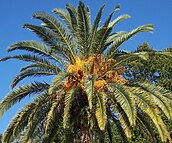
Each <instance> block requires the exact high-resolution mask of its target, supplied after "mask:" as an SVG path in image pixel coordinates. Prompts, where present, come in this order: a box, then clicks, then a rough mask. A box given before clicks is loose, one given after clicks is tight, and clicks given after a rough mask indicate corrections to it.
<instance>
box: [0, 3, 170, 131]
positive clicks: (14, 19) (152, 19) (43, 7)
mask: <svg viewBox="0 0 172 143" xmlns="http://www.w3.org/2000/svg"><path fill="white" fill-rule="evenodd" d="M83 1H84V2H85V4H87V5H89V7H90V10H91V18H92V20H93V19H94V17H95V15H96V13H97V11H98V9H99V8H100V6H101V5H102V4H103V3H104V2H106V7H105V9H104V15H103V17H102V22H103V20H104V19H105V17H107V15H108V14H109V13H110V12H111V11H112V10H113V8H114V7H115V6H116V5H117V4H120V6H121V10H120V11H118V12H116V14H115V16H119V15H120V14H129V15H130V16H131V18H130V19H127V20H125V21H122V22H121V23H119V24H118V25H117V26H116V29H115V31H120V30H123V31H125V30H126V31H128V30H132V29H133V28H136V27H137V26H140V25H144V24H150V23H151V24H154V26H155V30H154V32H153V34H150V33H142V34H140V35H137V36H136V37H134V38H132V39H131V40H129V41H128V42H126V43H125V44H124V45H123V46H122V48H123V49H126V50H134V49H135V48H136V47H137V46H138V45H139V44H142V43H143V42H145V41H146V42H148V43H149V44H150V46H151V47H153V48H155V49H157V50H161V49H164V48H167V47H168V46H170V45H172V1H171V0H165V1H160V0H158V1H157V0H131V1H127V0H106V1H105V0H83ZM65 3H71V4H73V5H75V6H77V3H78V0H72V1H70V0H0V19H1V20H0V58H2V57H4V56H7V55H9V53H7V52H6V49H7V47H8V46H9V45H10V44H12V43H14V42H17V41H22V40H38V38H37V37H36V36H35V35H34V34H33V33H32V32H30V31H29V30H27V29H23V28H21V26H22V25H23V24H25V23H32V24H39V21H37V20H34V19H31V16H32V14H33V13H34V12H36V11H45V12H48V13H50V14H53V13H52V12H51V11H52V9H53V8H65ZM53 15H54V14H53ZM115 16H114V18H115ZM23 65H25V63H22V62H18V61H14V60H10V61H8V62H4V63H0V71H1V74H0V100H2V98H3V97H4V96H5V95H6V94H7V93H8V92H9V91H10V88H9V85H10V81H11V80H12V78H13V77H14V76H15V75H16V74H17V73H18V72H19V70H20V68H21V66H23ZM25 82H27V80H25ZM28 100H29V99H28V98H27V99H25V100H24V101H22V102H21V103H20V104H18V105H15V106H14V107H13V108H12V109H10V110H9V111H8V112H6V114H5V115H4V116H3V117H2V118H1V119H0V133H2V132H3V131H4V130H5V128H6V127H7V125H8V123H9V121H10V120H11V118H12V117H13V116H14V114H15V113H17V112H18V111H19V110H20V108H21V106H22V105H23V104H25V103H26V102H27V101H28Z"/></svg>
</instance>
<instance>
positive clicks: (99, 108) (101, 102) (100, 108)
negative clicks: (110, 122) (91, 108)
mask: <svg viewBox="0 0 172 143" xmlns="http://www.w3.org/2000/svg"><path fill="white" fill-rule="evenodd" d="M96 97H97V104H96V113H95V114H96V119H97V122H98V126H99V128H100V130H104V129H105V127H106V123H107V114H106V95H105V94H104V93H103V92H98V91H97V92H96Z"/></svg>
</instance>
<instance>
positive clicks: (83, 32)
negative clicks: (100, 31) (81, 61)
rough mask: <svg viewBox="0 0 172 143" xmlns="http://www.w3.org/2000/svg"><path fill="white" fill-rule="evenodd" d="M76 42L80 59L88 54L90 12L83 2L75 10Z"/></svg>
mask: <svg viewBox="0 0 172 143" xmlns="http://www.w3.org/2000/svg"><path fill="white" fill-rule="evenodd" d="M77 23H78V27H77V33H76V35H77V42H78V43H79V44H80V48H81V49H80V54H81V56H82V57H84V56H85V55H87V53H88V37H89V34H90V30H91V28H90V27H91V24H90V12H89V9H88V7H86V6H85V5H84V3H83V2H81V1H80V2H79V5H78V8H77Z"/></svg>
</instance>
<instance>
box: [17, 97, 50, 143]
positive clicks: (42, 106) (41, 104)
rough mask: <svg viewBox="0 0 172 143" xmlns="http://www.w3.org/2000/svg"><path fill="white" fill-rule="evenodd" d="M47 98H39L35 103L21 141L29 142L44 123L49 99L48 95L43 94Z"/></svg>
mask: <svg viewBox="0 0 172 143" xmlns="http://www.w3.org/2000/svg"><path fill="white" fill-rule="evenodd" d="M43 97H46V98H40V97H39V98H37V99H36V101H34V102H35V104H33V107H31V106H29V107H30V108H32V112H31V113H30V114H29V117H28V119H27V120H28V123H27V126H26V127H25V128H24V130H23V132H22V133H21V136H20V138H19V142H29V140H34V139H33V138H34V134H35V131H36V129H37V128H39V126H41V124H43V121H44V120H45V117H46V115H47V112H48V110H49V106H48V105H49V103H48V102H49V99H48V98H47V95H43ZM47 99H48V100H47Z"/></svg>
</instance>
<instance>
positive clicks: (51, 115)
mask: <svg viewBox="0 0 172 143" xmlns="http://www.w3.org/2000/svg"><path fill="white" fill-rule="evenodd" d="M63 99H64V95H62V94H60V95H58V98H57V99H56V100H54V101H53V103H52V105H51V108H50V110H49V112H48V115H47V119H46V124H45V133H44V134H48V131H49V130H50V128H51V126H53V122H54V121H55V117H56V114H59V112H60V110H59V109H58V107H59V104H60V103H61V101H62V100H63ZM57 120H58V121H57ZM57 120H56V121H55V122H60V121H61V118H59V119H57Z"/></svg>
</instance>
